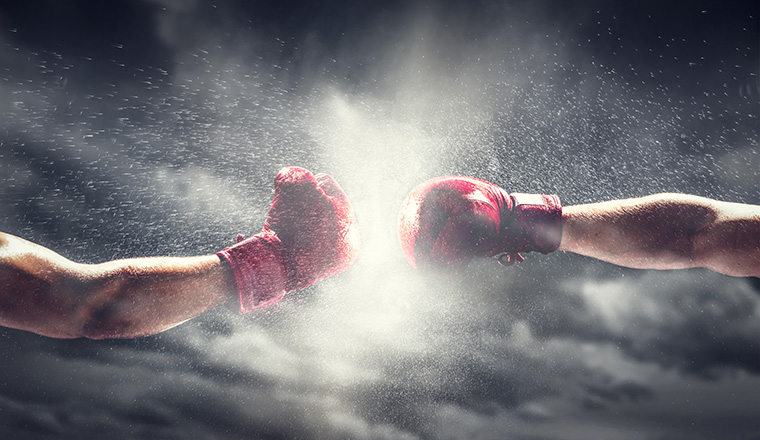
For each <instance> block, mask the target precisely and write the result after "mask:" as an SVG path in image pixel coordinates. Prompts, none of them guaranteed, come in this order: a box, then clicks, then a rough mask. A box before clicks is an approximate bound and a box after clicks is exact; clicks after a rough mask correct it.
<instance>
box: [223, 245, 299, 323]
mask: <svg viewBox="0 0 760 440" xmlns="http://www.w3.org/2000/svg"><path fill="white" fill-rule="evenodd" d="M241 238H242V237H241ZM216 255H217V256H219V257H220V258H223V259H224V260H226V261H228V262H229V264H230V267H231V268H232V272H233V274H234V275H235V283H236V285H237V289H238V294H239V297H240V313H246V312H249V311H251V310H253V309H257V308H259V307H264V306H267V305H269V304H272V303H275V302H277V301H279V300H280V299H281V298H282V297H283V296H284V295H285V293H286V269H285V264H284V260H283V258H282V257H283V256H282V250H281V248H280V240H279V239H278V238H277V236H276V235H266V234H259V235H254V236H252V237H249V238H247V239H245V240H241V241H238V243H236V244H234V245H232V246H229V247H227V248H225V249H223V250H221V251H219V252H217V254H216Z"/></svg>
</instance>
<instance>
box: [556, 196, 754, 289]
mask: <svg viewBox="0 0 760 440" xmlns="http://www.w3.org/2000/svg"><path fill="white" fill-rule="evenodd" d="M562 221H563V230H562V242H561V244H560V249H561V250H564V251H569V252H574V253H577V254H581V255H586V256H589V257H593V258H597V259H600V260H604V261H607V262H610V263H614V264H618V265H621V266H627V267H634V268H641V269H684V268H692V267H705V268H709V269H712V270H714V271H717V272H720V273H724V274H727V275H733V276H760V206H757V205H745V204H740V203H730V202H721V201H716V200H712V199H707V198H704V197H697V196H691V195H684V194H657V195H653V196H648V197H642V198H636V199H627V200H615V201H610V202H602V203H593V204H588V205H578V206H570V207H566V208H564V209H563V214H562Z"/></svg>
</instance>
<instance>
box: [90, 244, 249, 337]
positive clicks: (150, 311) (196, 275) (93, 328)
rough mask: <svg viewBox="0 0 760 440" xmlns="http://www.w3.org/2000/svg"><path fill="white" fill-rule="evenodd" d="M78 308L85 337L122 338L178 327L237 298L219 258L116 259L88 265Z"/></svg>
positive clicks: (226, 269)
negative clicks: (83, 292) (81, 299)
mask: <svg viewBox="0 0 760 440" xmlns="http://www.w3.org/2000/svg"><path fill="white" fill-rule="evenodd" d="M84 271H85V272H86V273H87V276H86V278H85V279H86V281H85V282H84V284H83V285H84V286H85V292H86V293H85V294H84V295H83V298H86V299H83V301H82V302H81V304H80V311H79V313H80V314H81V316H82V317H83V319H82V329H81V331H82V335H83V336H86V337H89V338H98V339H100V338H124V337H134V336H143V335H148V334H154V333H158V332H161V331H164V330H166V329H169V328H171V327H174V326H176V325H178V324H180V323H182V322H184V321H186V320H188V319H190V318H192V317H194V316H197V315H199V314H201V313H203V312H205V311H207V310H209V309H211V308H214V307H216V306H218V305H220V304H222V303H225V302H227V301H229V300H232V299H234V296H235V292H236V290H235V287H234V279H233V278H232V275H231V273H230V272H229V269H228V268H227V267H226V266H224V265H222V263H221V261H220V260H219V258H218V257H217V256H215V255H209V256H200V257H181V258H171V257H157V258H138V259H128V260H117V261H112V262H108V263H103V264H99V265H93V266H89V267H87V268H86V269H84Z"/></svg>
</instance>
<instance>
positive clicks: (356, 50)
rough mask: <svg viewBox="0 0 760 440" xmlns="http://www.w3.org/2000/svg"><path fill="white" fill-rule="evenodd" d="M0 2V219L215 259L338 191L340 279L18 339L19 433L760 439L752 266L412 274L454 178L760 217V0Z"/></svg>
mask: <svg viewBox="0 0 760 440" xmlns="http://www.w3.org/2000/svg"><path fill="white" fill-rule="evenodd" d="M268 3H271V2H224V3H221V4H212V3H209V2H204V1H188V2H184V1H170V0H151V1H144V2H121V1H117V2H107V3H106V2H90V1H79V2H70V3H67V5H66V6H63V5H62V4H59V2H46V1H40V2H5V4H4V6H2V7H0V28H1V29H2V31H1V32H0V68H2V70H0V113H2V118H0V207H2V209H1V210H0V228H1V229H2V230H3V231H4V232H8V233H12V234H15V235H18V236H21V237H24V238H27V239H30V240H32V241H35V242H38V243H40V244H43V245H45V246H48V247H50V248H52V249H54V250H55V251H57V252H59V253H61V254H63V255H65V256H67V257H69V258H72V259H75V260H77V261H82V262H100V261H105V260H108V259H112V258H128V257H138V256H148V255H196V254H206V253H212V252H214V251H216V250H219V249H220V248H222V247H224V246H226V245H228V244H229V243H230V242H231V241H232V240H233V238H234V236H235V235H236V234H237V233H238V232H245V233H252V232H255V231H257V230H258V229H259V228H260V226H261V224H262V223H263V220H264V216H265V215H266V211H267V208H268V204H269V202H270V198H271V185H272V179H273V176H274V174H275V173H276V172H277V170H278V169H279V168H280V167H282V166H287V165H299V166H304V167H307V168H309V169H312V170H313V171H315V172H328V173H330V174H332V175H333V176H334V177H335V178H336V179H337V180H338V181H339V182H340V183H341V185H342V186H343V188H344V189H345V190H346V192H347V193H348V195H349V197H350V198H351V200H352V202H353V204H354V207H355V209H356V213H357V218H358V221H359V227H360V232H361V234H362V238H363V243H364V247H363V253H362V256H361V258H360V259H359V261H357V263H356V264H355V266H354V267H352V268H351V270H349V271H348V272H346V273H345V274H342V275H341V276H339V277H336V278H333V279H329V280H327V281H325V282H322V283H320V284H318V285H316V286H312V287H310V288H308V289H305V290H303V291H299V292H294V293H292V294H289V295H288V296H286V298H285V299H284V300H283V301H281V302H280V303H278V304H276V305H274V306H271V307H267V308H265V309H262V310H258V311H255V312H253V313H249V314H247V315H242V316H241V315H236V314H234V313H232V312H230V311H229V310H226V309H224V308H220V309H216V310H213V311H211V312H208V313H206V314H204V315H202V316H200V317H198V318H195V319H193V320H191V321H189V322H187V323H185V324H183V325H181V326H179V327H177V328H175V329H172V330H169V331H167V332H164V333H162V334H159V335H156V336H151V337H145V338H138V339H134V340H117V341H89V340H71V341H61V340H52V339H48V338H44V337H39V336H36V335H32V334H28V333H24V332H20V331H16V330H11V329H0V347H1V348H0V349H1V350H2V353H3V354H4V356H3V358H4V361H3V365H4V366H3V371H2V372H0V432H3V433H4V434H5V437H7V438H20V439H24V438H29V439H31V438H34V439H38V438H83V437H94V436H108V435H110V436H118V437H121V438H199V439H203V438H208V439H212V438H213V439H219V438H229V439H236V438H256V439H335V438H352V439H442V438H455V439H471V438H479V439H502V438H514V439H569V438H579V439H580V438H584V439H585V438H607V439H666V438H668V439H670V438H673V439H676V438H689V439H710V438H715V437H716V436H721V437H725V438H753V436H757V435H758V409H759V408H758V389H760V380H759V379H758V373H759V372H760V347H759V344H760V339H759V338H758V336H759V335H760V295H758V285H757V280H753V279H742V278H731V277H726V276H722V275H718V274H715V273H712V272H709V271H705V270H687V271H662V272H660V271H640V270H630V269H623V268H618V267H614V266H611V265H608V264H605V263H601V262H598V261H593V260H590V259H588V258H584V257H580V256H577V255H570V254H562V253H555V254H551V255H547V256H542V255H532V254H531V255H527V261H525V262H524V263H522V264H521V265H518V266H515V267H511V268H509V269H504V268H502V267H500V266H498V265H497V264H495V262H493V261H479V262H476V263H474V264H473V265H472V266H471V268H470V270H469V271H468V272H467V273H466V274H461V275H458V276H451V277H443V278H441V277H439V278H429V277H425V276H423V275H420V274H418V273H415V272H414V271H413V270H412V269H411V268H410V267H408V265H407V264H406V262H405V261H404V258H403V255H402V254H401V252H400V249H399V247H398V245H397V243H396V237H395V218H396V213H397V209H398V206H399V203H400V201H401V199H402V198H403V197H404V195H405V194H406V192H407V191H408V190H409V189H410V188H411V187H413V186H414V185H416V184H417V183H419V182H421V181H423V180H425V179H426V178H429V177H434V176H438V175H443V174H463V175H472V176H476V177H479V178H483V179H487V180H491V181H493V182H495V183H498V184H499V185H502V186H504V187H505V188H507V189H508V190H509V191H521V192H545V193H556V194H559V195H560V197H561V199H562V200H563V203H564V204H566V205H572V204H578V203H585V202H591V201H599V200H609V199H615V198H623V197H632V196H639V195H645V194H650V193H654V192H664V191H678V192H687V193H695V194H700V195H704V196H710V197H716V198H720V199H724V200H730V201H742V202H748V203H756V204H757V203H760V179H758V176H757V169H758V167H757V166H756V165H757V164H758V163H759V160H760V159H759V158H760V149H759V148H758V134H759V133H758V125H757V117H758V91H759V90H758V79H757V78H758V76H757V75H758V57H759V49H758V40H757V38H756V37H757V34H758V23H759V18H758V17H759V12H758V10H757V5H756V4H754V3H753V2H740V3H738V4H735V5H733V6H732V7H730V8H728V7H726V6H724V5H723V4H721V3H720V2H715V1H703V2H688V3H683V4H680V3H668V4H660V3H662V2H637V3H635V4H630V5H613V4H610V3H609V2H582V3H581V2H578V3H572V4H568V3H567V2H553V1H544V2H530V3H527V2H499V1H485V0H484V1H475V2H454V1H450V2H446V1H442V2H393V1H392V2H362V1H358V2H327V3H325V4H321V3H320V2H315V3H312V2H298V3H297V4H289V5H284V4H283V5H281V6H276V5H272V4H268Z"/></svg>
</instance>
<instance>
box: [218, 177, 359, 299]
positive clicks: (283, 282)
mask: <svg viewBox="0 0 760 440" xmlns="http://www.w3.org/2000/svg"><path fill="white" fill-rule="evenodd" d="M358 252H359V233H358V229H357V227H356V220H355V219H354V213H353V210H352V209H351V203H350V202H349V201H348V197H346V194H345V193H344V192H343V190H342V189H341V187H340V185H338V183H337V182H336V181H335V180H334V179H333V178H332V177H330V176H329V175H327V174H318V175H316V176H314V175H312V174H311V172H309V171H308V170H305V169H303V168H297V167H288V168H283V169H281V170H280V171H279V172H278V173H277V176H276V177H275V180H274V200H273V202H272V206H271V208H269V213H268V214H267V219H266V222H265V223H264V227H263V228H262V229H261V232H260V233H258V234H257V235H254V236H252V237H249V238H247V239H243V236H242V234H241V235H238V243H237V244H234V245H232V246H230V247H228V248H226V249H224V250H222V251H220V252H218V253H217V255H218V256H219V257H221V258H224V259H225V260H226V261H228V262H229V263H230V266H231V267H232V271H233V273H234V275H235V282H236V283H237V288H238V292H239V294H240V312H241V313H245V312H248V311H250V310H253V309H255V308H259V307H263V306H266V305H269V304H272V303H274V302H276V301H278V300H280V299H281V298H282V297H283V295H285V294H286V293H287V292H290V291H293V290H296V289H303V288H304V287H307V286H310V285H312V284H314V283H316V282H318V281H321V280H323V279H325V278H329V277H331V276H333V275H337V274H339V273H341V272H343V271H344V270H346V269H348V267H349V266H350V265H351V264H352V263H353V262H354V260H355V259H356V256H357V255H358Z"/></svg>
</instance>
